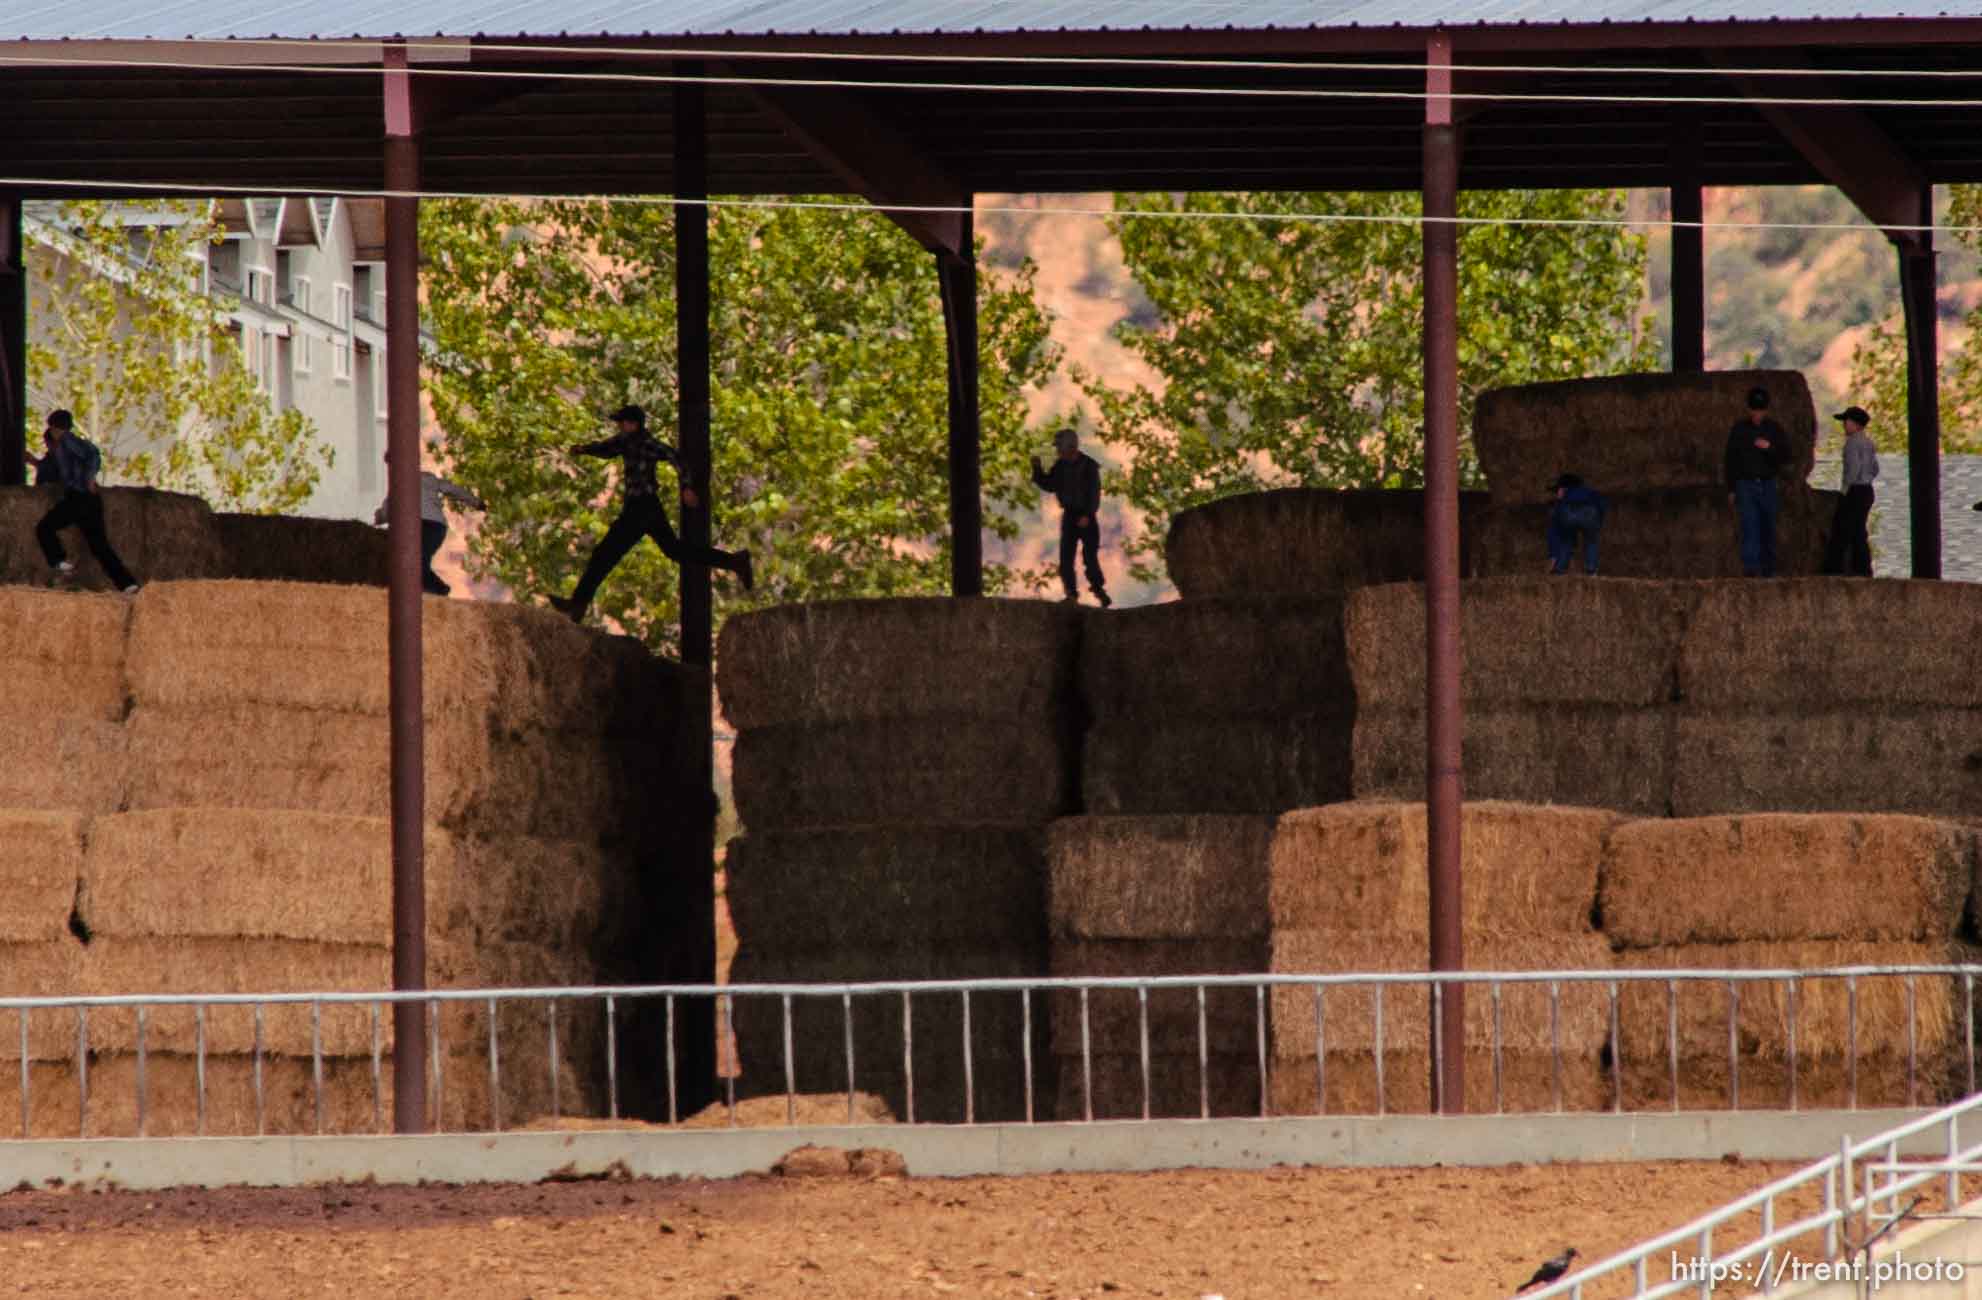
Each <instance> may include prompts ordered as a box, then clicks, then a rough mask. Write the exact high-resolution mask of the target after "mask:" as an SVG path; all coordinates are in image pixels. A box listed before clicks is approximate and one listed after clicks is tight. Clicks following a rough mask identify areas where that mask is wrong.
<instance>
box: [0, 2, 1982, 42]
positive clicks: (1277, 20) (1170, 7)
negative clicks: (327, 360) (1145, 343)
mask: <svg viewBox="0 0 1982 1300" xmlns="http://www.w3.org/2000/svg"><path fill="white" fill-rule="evenodd" d="M1893 18H1911V19H1922V18H1926V19H1931V18H1982V2H1978V0H1952V2H1951V0H1433V2H1432V3H1419V2H1416V0H1321V2H1317V0H355V2H354V3H343V4H325V3H323V2H322V0H26V2H25V3H22V4H16V5H13V6H10V7H9V12H8V13H7V14H5V15H4V16H0V39H10V40H11V39H26V40H65V39H95V40H181V39H218V38H240V39H253V38H257V37H278V38H300V39H341V38H346V37H358V38H381V37H391V36H443V37H474V36H485V37H497V36H507V37H516V36H537V37H546V38H549V37H558V36H571V37H578V36H584V37H597V36H608V37H613V36H617V37H623V38H633V37H662V38H665V37H670V36H675V37H710V36H774V35H775V36H808V35H817V36H861V35H869V36H885V35H941V34H966V33H974V32H1003V33H1013V32H1042V31H1193V30H1196V31H1202V30H1207V29H1212V30H1223V29H1242V30H1259V29H1266V28H1293V29H1304V28H1354V27H1413V28H1422V27H1466V26H1476V25H1503V24H1551V25H1553V24H1566V25H1577V26H1584V25H1598V24H1616V23H1704V22H1783V21H1800V20H1813V19H1814V20H1839V19H1893Z"/></svg>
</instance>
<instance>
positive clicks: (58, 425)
mask: <svg viewBox="0 0 1982 1300" xmlns="http://www.w3.org/2000/svg"><path fill="white" fill-rule="evenodd" d="M48 426H49V427H50V428H51V429H63V430H68V429H73V428H75V427H76V417H75V416H73V415H70V414H69V413H68V412H67V411H50V412H49V413H48Z"/></svg>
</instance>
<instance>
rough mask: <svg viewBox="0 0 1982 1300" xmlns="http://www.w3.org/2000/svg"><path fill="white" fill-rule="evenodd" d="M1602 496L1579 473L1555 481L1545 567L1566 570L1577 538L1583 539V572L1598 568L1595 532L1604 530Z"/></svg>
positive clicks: (1559, 571)
mask: <svg viewBox="0 0 1982 1300" xmlns="http://www.w3.org/2000/svg"><path fill="white" fill-rule="evenodd" d="M1604 511H1605V506H1604V499H1603V497H1602V496H1601V495H1599V494H1598V493H1597V492H1596V490H1595V489H1593V488H1591V487H1589V486H1587V485H1586V484H1585V483H1584V482H1583V480H1582V478H1581V476H1579V475H1576V474H1564V475H1563V476H1562V477H1561V478H1559V479H1557V480H1556V481H1555V504H1554V505H1553V506H1552V507H1550V509H1549V512H1548V569H1549V572H1550V573H1567V572H1569V557H1570V556H1571V555H1572V554H1574V553H1575V550H1576V537H1577V535H1578V534H1579V533H1580V534H1581V535H1582V538H1583V572H1585V573H1587V574H1591V575H1593V576H1594V575H1595V573H1596V571H1597V534H1598V533H1600V532H1602V531H1603V517H1604Z"/></svg>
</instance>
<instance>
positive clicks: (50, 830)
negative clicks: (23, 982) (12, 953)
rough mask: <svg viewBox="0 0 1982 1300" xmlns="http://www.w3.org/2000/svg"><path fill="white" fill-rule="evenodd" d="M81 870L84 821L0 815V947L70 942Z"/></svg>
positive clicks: (68, 817)
mask: <svg viewBox="0 0 1982 1300" xmlns="http://www.w3.org/2000/svg"><path fill="white" fill-rule="evenodd" d="M82 867H83V819H82V817H80V816H78V815H77V814H75V813H51V812H16V811H13V810H7V811H0V943H61V942H66V941H68V940H69V937H70V936H69V915H70V913H71V912H72V911H73V910H74V909H75V906H76V886H77V883H78V882H79V881H80V880H81V879H82V874H83V871H82Z"/></svg>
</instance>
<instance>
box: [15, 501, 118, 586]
mask: <svg viewBox="0 0 1982 1300" xmlns="http://www.w3.org/2000/svg"><path fill="white" fill-rule="evenodd" d="M64 528H80V529H82V533H83V541H84V542H86V543H88V545H89V553H90V554H91V555H93V556H95V557H96V563H97V565H98V567H99V568H101V569H102V570H103V575H104V576H105V577H107V578H109V579H110V585H111V586H113V587H115V588H116V589H117V590H118V591H122V590H124V589H125V588H126V587H135V586H137V585H138V580H137V579H136V578H133V577H132V576H131V571H130V570H129V569H127V568H125V567H124V562H123V561H122V560H120V559H118V558H117V552H116V551H115V550H113V549H111V546H110V536H109V534H108V533H105V532H104V531H103V498H102V497H100V496H98V495H97V494H96V493H94V492H73V491H71V492H64V493H63V494H62V499H61V500H60V501H57V502H56V503H55V508H54V509H53V510H50V511H49V512H48V513H47V514H45V515H43V516H42V517H41V522H40V523H38V524H36V525H35V526H34V537H35V540H36V541H38V542H40V543H41V554H42V558H44V559H46V560H47V561H48V563H49V566H50V567H51V568H52V567H54V566H55V565H57V564H60V563H61V562H62V561H63V560H64V559H65V558H67V557H66V556H65V555H64V553H63V551H62V539H61V538H59V537H57V536H56V535H55V534H56V533H58V532H60V531H61V530H62V529H64Z"/></svg>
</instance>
